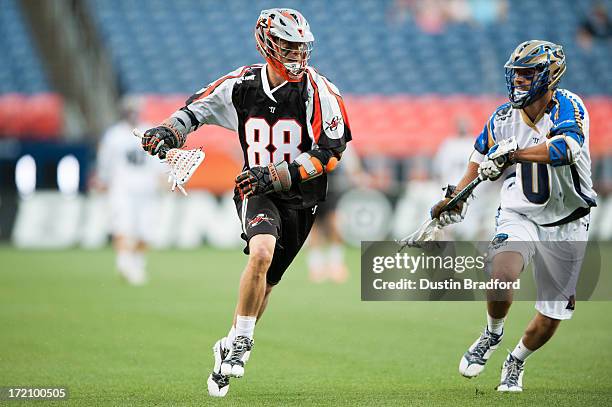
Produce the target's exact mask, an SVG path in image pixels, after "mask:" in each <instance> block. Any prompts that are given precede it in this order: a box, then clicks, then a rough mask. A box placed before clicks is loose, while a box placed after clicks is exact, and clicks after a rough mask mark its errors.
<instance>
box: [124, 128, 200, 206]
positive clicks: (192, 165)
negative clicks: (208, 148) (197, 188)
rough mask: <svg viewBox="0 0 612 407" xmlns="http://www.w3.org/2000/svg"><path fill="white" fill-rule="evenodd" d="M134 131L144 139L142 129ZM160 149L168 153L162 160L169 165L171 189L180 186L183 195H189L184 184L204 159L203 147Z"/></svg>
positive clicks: (162, 147) (163, 147)
mask: <svg viewBox="0 0 612 407" xmlns="http://www.w3.org/2000/svg"><path fill="white" fill-rule="evenodd" d="M132 132H133V133H134V135H135V136H136V137H138V138H140V139H142V137H143V134H142V133H141V132H140V130H138V129H134V130H132ZM160 150H161V151H163V152H164V153H165V154H166V158H165V159H163V160H162V162H165V163H166V164H167V165H168V182H169V183H170V184H171V190H172V191H174V190H175V189H176V188H178V189H179V191H181V192H182V193H183V195H187V191H185V187H184V185H185V184H186V183H187V181H189V178H191V176H192V175H193V173H194V172H195V171H196V169H197V168H198V166H199V165H200V164H202V161H204V157H205V154H204V151H202V149H201V148H196V149H193V150H181V149H180V148H168V147H167V146H164V145H162V146H161V147H160Z"/></svg>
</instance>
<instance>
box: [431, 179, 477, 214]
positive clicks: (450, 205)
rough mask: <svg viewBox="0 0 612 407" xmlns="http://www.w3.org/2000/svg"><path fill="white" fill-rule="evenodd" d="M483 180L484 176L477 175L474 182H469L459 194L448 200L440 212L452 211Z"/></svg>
mask: <svg viewBox="0 0 612 407" xmlns="http://www.w3.org/2000/svg"><path fill="white" fill-rule="evenodd" d="M482 181H483V179H482V178H480V177H476V178H475V179H474V180H473V181H472V182H470V183H469V184H467V185H466V186H465V188H463V189H462V190H461V191H459V192H458V193H457V195H455V196H454V197H453V199H451V200H450V201H448V203H447V204H446V205H444V207H443V208H442V209H441V210H440V213H442V212H445V211H450V210H451V209H453V208H455V207H456V206H457V205H459V202H461V201H464V200H466V199H467V197H468V196H469V195H470V194H471V193H472V191H473V190H474V188H476V187H477V186H478V184H480V183H481V182H482Z"/></svg>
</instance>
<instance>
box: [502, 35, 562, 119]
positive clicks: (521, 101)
mask: <svg viewBox="0 0 612 407" xmlns="http://www.w3.org/2000/svg"><path fill="white" fill-rule="evenodd" d="M504 68H505V69H506V86H507V87H508V98H509V99H510V103H511V104H512V107H514V108H517V109H523V108H524V107H527V106H529V105H530V104H531V103H533V102H534V101H536V100H538V99H539V98H540V97H541V96H542V95H544V94H545V93H546V92H547V91H548V90H549V89H555V88H556V87H557V86H558V85H559V80H561V76H563V74H564V73H565V68H566V67H565V53H564V52H563V47H561V45H557V44H553V43H552V42H548V41H540V40H529V41H525V42H523V43H521V44H519V46H518V47H516V49H515V50H514V51H513V52H512V54H511V55H510V58H509V59H508V61H507V62H506V64H505V65H504ZM517 70H533V75H530V77H531V85H530V86H529V89H525V87H524V86H517V84H516V81H515V80H516V77H517Z"/></svg>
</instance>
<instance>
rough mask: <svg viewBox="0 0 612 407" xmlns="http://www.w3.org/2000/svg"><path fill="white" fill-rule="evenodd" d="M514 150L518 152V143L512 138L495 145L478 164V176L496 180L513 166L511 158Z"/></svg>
mask: <svg viewBox="0 0 612 407" xmlns="http://www.w3.org/2000/svg"><path fill="white" fill-rule="evenodd" d="M516 150H518V143H517V141H516V138H514V137H510V138H509V139H505V140H502V141H500V142H499V143H497V144H495V145H494V146H493V147H491V148H490V149H489V152H488V153H487V155H486V156H485V159H484V160H483V161H482V162H481V163H480V166H479V167H478V176H480V178H482V179H485V180H486V179H488V180H491V181H495V180H496V179H498V178H499V177H500V176H501V175H502V173H503V172H504V170H505V169H506V168H508V167H510V166H511V165H512V164H514V159H513V156H514V152H515V151H516Z"/></svg>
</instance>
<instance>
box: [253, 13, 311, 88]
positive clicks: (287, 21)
mask: <svg viewBox="0 0 612 407" xmlns="http://www.w3.org/2000/svg"><path fill="white" fill-rule="evenodd" d="M255 42H256V43H257V50H258V51H259V53H260V54H261V55H262V56H263V57H264V58H265V59H266V62H268V64H269V65H270V66H271V67H272V68H273V69H274V70H275V71H276V72H277V73H278V74H279V75H281V76H282V77H283V78H284V79H285V80H287V81H289V82H298V81H300V80H301V79H302V75H304V72H305V71H306V67H307V66H308V59H309V58H310V53H311V51H312V44H313V42H314V36H313V35H312V32H310V26H309V25H308V21H306V19H305V18H304V16H303V15H302V14H301V13H300V12H299V11H296V10H292V9H289V8H272V9H269V10H263V11H262V12H261V14H260V15H259V18H258V19H257V24H256V25H255Z"/></svg>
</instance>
